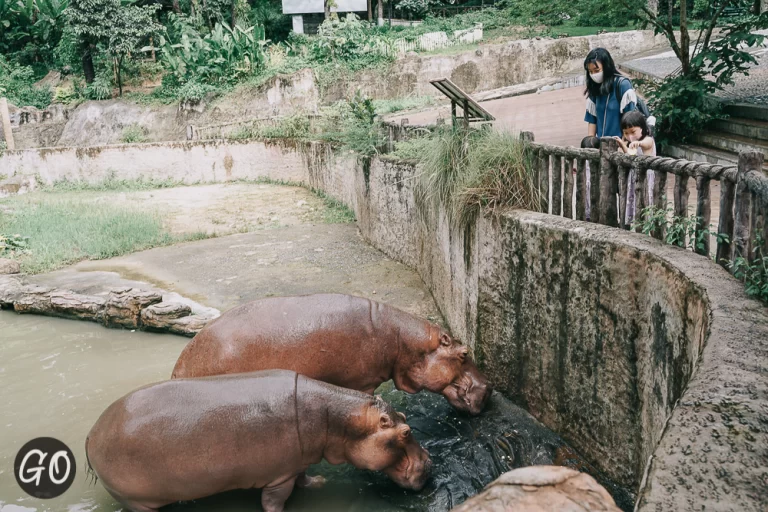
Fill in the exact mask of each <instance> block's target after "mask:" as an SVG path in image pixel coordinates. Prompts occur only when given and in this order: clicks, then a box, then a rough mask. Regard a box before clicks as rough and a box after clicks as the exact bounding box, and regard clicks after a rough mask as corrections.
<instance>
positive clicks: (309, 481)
mask: <svg viewBox="0 0 768 512" xmlns="http://www.w3.org/2000/svg"><path fill="white" fill-rule="evenodd" d="M326 481H327V480H326V479H325V477H324V476H320V475H317V476H307V474H306V473H300V474H299V476H298V477H296V487H298V488H299V489H320V488H321V487H322V486H324V485H325V482H326Z"/></svg>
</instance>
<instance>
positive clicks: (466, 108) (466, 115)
mask: <svg viewBox="0 0 768 512" xmlns="http://www.w3.org/2000/svg"><path fill="white" fill-rule="evenodd" d="M462 110H464V129H465V130H469V100H468V99H467V98H464V106H463V107H462Z"/></svg>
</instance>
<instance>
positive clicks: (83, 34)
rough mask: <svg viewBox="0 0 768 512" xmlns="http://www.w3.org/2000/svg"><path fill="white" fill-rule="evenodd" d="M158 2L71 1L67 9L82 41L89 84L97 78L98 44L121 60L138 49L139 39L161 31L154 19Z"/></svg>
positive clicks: (84, 70) (119, 61) (116, 0)
mask: <svg viewBox="0 0 768 512" xmlns="http://www.w3.org/2000/svg"><path fill="white" fill-rule="evenodd" d="M158 8H159V6H158V5H156V4H152V5H146V6H137V5H131V4H128V3H126V4H125V5H124V4H122V3H121V1H120V0H71V3H70V6H69V9H67V14H68V19H69V23H70V25H71V27H72V29H73V31H74V32H75V34H77V35H78V36H79V37H80V40H81V52H82V62H83V72H84V73H85V80H86V82H87V83H89V84H90V83H92V82H93V80H94V78H95V77H96V73H95V71H94V66H93V54H94V52H95V51H96V49H97V45H99V44H100V45H101V46H102V47H104V48H106V50H107V52H108V53H109V54H110V55H112V56H113V57H115V58H116V59H117V60H118V68H120V67H121V66H122V60H123V59H124V58H125V56H126V55H128V54H129V53H131V52H134V51H136V50H137V49H138V45H139V42H140V41H141V40H142V39H143V38H145V37H147V36H149V35H150V34H152V33H153V32H155V31H157V30H159V29H160V28H161V27H160V26H159V25H158V24H157V23H156V22H155V21H154V16H155V12H156V11H157V9H158ZM120 75H121V72H120V70H119V69H118V86H119V87H120V91H121V94H122V83H120V82H121V77H120Z"/></svg>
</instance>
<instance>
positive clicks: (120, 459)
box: [85, 370, 432, 512]
mask: <svg viewBox="0 0 768 512" xmlns="http://www.w3.org/2000/svg"><path fill="white" fill-rule="evenodd" d="M85 455H86V458H87V460H88V467H89V470H93V471H94V472H95V473H96V475H97V476H98V477H99V478H101V481H102V483H103V485H104V487H105V488H106V489H107V491H109V493H110V494H111V495H112V496H114V497H115V499H117V500H118V501H120V503H122V504H123V505H124V506H125V507H126V508H127V509H129V510H131V511H132V512H156V511H157V509H159V508H160V507H163V506H165V505H168V504H170V503H174V502H177V501H188V500H194V499H198V498H203V497H205V496H210V495H213V494H218V493H220V492H224V491H229V490H232V489H250V488H257V489H258V488H262V489H263V490H262V494H261V503H262V506H263V507H264V510H265V512H280V511H282V510H283V504H284V503H285V500H287V499H288V497H289V496H290V494H291V491H292V490H293V488H294V485H296V486H300V487H316V486H318V485H320V484H322V482H323V479H322V477H308V476H306V474H305V473H304V471H305V470H306V469H307V467H308V466H309V465H310V464H316V463H318V462H320V461H321V460H322V459H325V460H327V461H328V462H330V463H331V464H341V463H344V462H348V463H350V464H352V465H353V466H355V467H357V468H361V469H369V470H374V471H383V472H384V473H386V474H387V475H388V476H389V477H390V478H391V479H392V480H394V481H395V483H397V484H398V485H400V486H402V487H405V488H408V489H414V490H419V489H421V488H422V487H423V486H424V483H425V481H426V479H427V477H428V474H429V470H430V468H431V466H432V462H431V460H430V459H429V454H427V452H426V451H425V450H424V449H423V448H422V447H421V446H419V443H418V442H417V441H416V440H415V439H414V438H413V435H412V434H411V429H410V428H409V427H408V425H407V424H406V423H405V416H403V415H402V414H400V413H398V412H396V411H395V410H394V408H393V407H392V406H390V405H389V404H387V403H386V402H384V401H383V400H381V398H373V397H372V396H370V395H366V394H365V393H361V392H359V391H354V390H351V389H343V388H339V387H337V386H333V385H331V384H327V383H325V382H319V381H316V380H312V379H309V378H307V377H304V376H302V375H298V374H297V373H295V372H289V371H284V370H270V371H263V372H254V373H245V374H238V375H223V376H216V377H207V378H200V379H177V380H170V381H166V382H160V383H157V384H151V385H149V386H145V387H143V388H140V389H138V390H136V391H134V392H132V393H129V394H128V395H126V396H125V397H123V398H121V399H119V400H118V401H116V402H115V403H113V404H112V405H110V406H109V407H108V408H107V410H106V411H104V413H103V414H102V415H101V417H99V419H98V421H97V422H96V424H95V425H94V426H93V428H92V429H91V431H90V432H89V433H88V437H87V438H86V441H85Z"/></svg>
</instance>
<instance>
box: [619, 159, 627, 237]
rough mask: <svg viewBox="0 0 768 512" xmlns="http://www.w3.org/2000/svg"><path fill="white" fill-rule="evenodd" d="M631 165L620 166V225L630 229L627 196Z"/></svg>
mask: <svg viewBox="0 0 768 512" xmlns="http://www.w3.org/2000/svg"><path fill="white" fill-rule="evenodd" d="M629 170H630V168H629V167H626V166H624V165H622V166H621V167H619V169H618V171H619V227H620V228H622V229H629V226H628V225H627V198H628V196H629V186H630V183H629Z"/></svg>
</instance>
